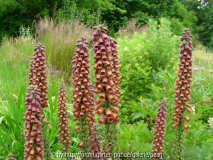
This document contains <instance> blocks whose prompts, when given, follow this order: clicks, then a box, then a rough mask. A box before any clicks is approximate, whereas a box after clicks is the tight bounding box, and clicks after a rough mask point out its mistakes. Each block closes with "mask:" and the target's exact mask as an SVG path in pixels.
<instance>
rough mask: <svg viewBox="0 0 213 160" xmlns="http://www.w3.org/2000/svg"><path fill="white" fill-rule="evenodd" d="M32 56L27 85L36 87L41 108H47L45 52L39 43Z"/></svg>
mask: <svg viewBox="0 0 213 160" xmlns="http://www.w3.org/2000/svg"><path fill="white" fill-rule="evenodd" d="M34 51H35V52H34V56H33V58H32V60H31V63H30V70H29V85H37V86H38V88H39V90H40V92H41V107H42V108H45V107H48V104H47V95H46V94H47V81H46V65H45V50H44V46H42V44H41V43H39V44H37V45H36V46H35V49H34Z"/></svg>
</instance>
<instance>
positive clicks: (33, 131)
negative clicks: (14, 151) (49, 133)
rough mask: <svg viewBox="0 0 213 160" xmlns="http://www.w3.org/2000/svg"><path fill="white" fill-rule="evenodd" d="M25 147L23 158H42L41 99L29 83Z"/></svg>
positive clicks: (38, 92)
mask: <svg viewBox="0 0 213 160" xmlns="http://www.w3.org/2000/svg"><path fill="white" fill-rule="evenodd" d="M25 101H26V103H25V105H26V108H27V111H26V112H25V116H24V118H25V131H24V132H25V141H26V143H25V149H24V159H25V160H29V159H36V160H41V159H43V154H42V150H43V147H42V131H41V117H42V116H41V100H40V90H39V89H38V87H37V86H33V85H30V86H29V87H28V93H27V95H26V99H25Z"/></svg>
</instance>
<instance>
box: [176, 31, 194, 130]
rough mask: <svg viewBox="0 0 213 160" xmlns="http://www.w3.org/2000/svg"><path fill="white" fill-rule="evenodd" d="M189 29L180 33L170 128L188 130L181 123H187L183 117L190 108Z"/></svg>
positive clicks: (190, 40)
mask: <svg viewBox="0 0 213 160" xmlns="http://www.w3.org/2000/svg"><path fill="white" fill-rule="evenodd" d="M191 37H192V36H191V34H190V31H189V29H184V32H183V33H182V37H181V41H183V43H182V44H181V45H180V57H179V73H178V79H177V81H176V88H175V90H176V93H175V106H174V110H175V113H174V114H173V121H174V122H176V123H175V124H174V125H173V126H172V128H175V127H176V126H182V127H184V128H185V129H188V126H187V125H186V124H184V123H183V121H182V119H184V120H185V121H187V122H189V121H190V119H189V117H188V116H186V115H183V114H184V112H185V111H187V112H189V113H190V110H191V106H190V105H189V104H187V101H190V99H191V98H190V96H189V94H190V93H191V90H190V84H191V81H192V49H193V47H192V39H191Z"/></svg>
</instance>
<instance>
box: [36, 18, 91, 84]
mask: <svg viewBox="0 0 213 160" xmlns="http://www.w3.org/2000/svg"><path fill="white" fill-rule="evenodd" d="M35 26H36V33H37V38H38V40H39V41H41V42H42V43H43V44H44V45H45V47H46V52H47V53H48V54H47V55H46V56H47V61H48V63H49V64H54V66H53V67H55V68H54V69H57V70H60V72H61V74H63V75H64V78H65V81H66V80H68V79H69V77H70V76H71V75H72V71H71V68H72V63H71V59H73V56H74V55H73V53H74V51H75V43H76V41H77V40H78V39H79V38H80V37H82V36H83V37H85V38H87V39H90V35H91V30H90V29H89V26H87V25H84V24H82V23H80V22H79V20H78V19H75V20H74V21H70V22H65V21H60V22H58V23H57V24H56V22H55V21H54V20H53V19H48V18H44V19H43V20H41V21H39V22H38V23H37V24H36V25H35Z"/></svg>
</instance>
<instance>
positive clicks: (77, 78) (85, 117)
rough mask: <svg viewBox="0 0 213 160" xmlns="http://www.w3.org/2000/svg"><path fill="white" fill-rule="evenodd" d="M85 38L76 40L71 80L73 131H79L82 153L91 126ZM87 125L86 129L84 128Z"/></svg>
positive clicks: (84, 149) (87, 50)
mask: <svg viewBox="0 0 213 160" xmlns="http://www.w3.org/2000/svg"><path fill="white" fill-rule="evenodd" d="M85 40H86V39H85V38H83V37H82V38H81V39H79V40H78V44H77V45H76V50H75V53H74V55H75V56H74V58H73V67H72V73H73V75H72V78H73V82H72V84H73V101H74V103H73V115H74V121H76V120H78V122H77V123H76V124H77V126H76V127H75V128H74V130H80V132H79V135H80V139H81V142H80V145H79V147H80V148H82V150H83V151H84V152H86V146H88V145H89V144H88V143H89V140H88V139H89V138H86V136H85V134H86V135H88V137H89V134H88V132H89V133H90V130H91V127H92V126H93V120H92V119H93V118H92V115H91V109H92V108H91V103H92V101H91V91H90V90H91V82H90V77H89V49H88V42H86V41H85ZM86 125H88V127H87V126H86Z"/></svg>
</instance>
